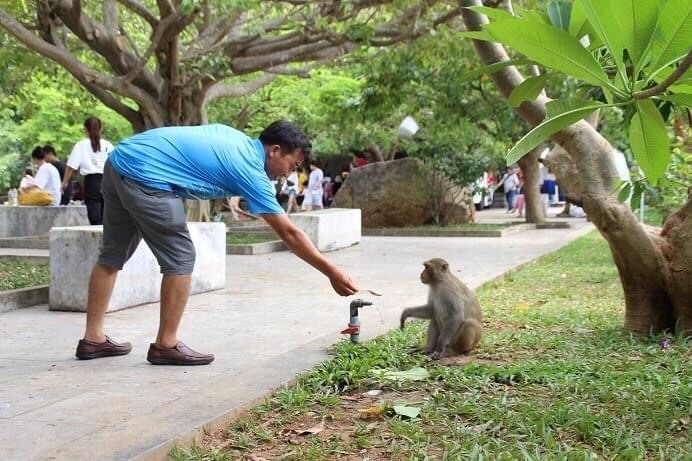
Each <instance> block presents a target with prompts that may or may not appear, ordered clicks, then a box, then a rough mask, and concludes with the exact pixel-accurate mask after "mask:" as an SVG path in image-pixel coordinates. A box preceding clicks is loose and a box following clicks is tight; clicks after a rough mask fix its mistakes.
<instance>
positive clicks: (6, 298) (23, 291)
mask: <svg viewBox="0 0 692 461" xmlns="http://www.w3.org/2000/svg"><path fill="white" fill-rule="evenodd" d="M47 303H48V285H42V286H39V287H29V288H19V289H16V290H8V291H0V313H3V312H9V311H13V310H15V309H21V308H23V307H31V306H37V305H39V304H47Z"/></svg>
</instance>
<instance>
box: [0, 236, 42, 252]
mask: <svg viewBox="0 0 692 461" xmlns="http://www.w3.org/2000/svg"><path fill="white" fill-rule="evenodd" d="M48 244H49V242H48V236H47V235H30V236H21V237H2V238H0V247H2V248H28V249H32V250H47V249H48Z"/></svg>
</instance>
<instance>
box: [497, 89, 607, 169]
mask: <svg viewBox="0 0 692 461" xmlns="http://www.w3.org/2000/svg"><path fill="white" fill-rule="evenodd" d="M601 107H603V104H601V103H599V102H597V101H586V100H583V99H557V100H554V101H550V102H549V103H547V104H546V111H547V114H546V117H545V121H544V122H543V123H541V124H539V125H538V126H536V128H534V129H533V130H531V131H529V132H528V133H527V134H526V136H524V137H523V138H521V140H519V142H518V143H516V144H515V145H514V147H512V149H511V150H510V151H509V153H507V164H509V165H511V164H513V163H516V162H517V161H518V160H519V159H520V158H522V157H523V156H524V155H525V154H526V153H527V152H530V151H531V150H533V149H534V148H536V147H537V146H539V145H540V144H541V143H542V142H543V141H544V140H545V139H546V138H547V137H548V136H550V135H551V134H553V133H557V132H558V131H560V130H561V129H563V128H565V127H567V126H569V125H571V124H573V123H575V122H578V121H579V120H581V119H583V118H584V117H586V116H588V115H589V114H591V113H592V112H594V111H595V110H598V109H599V108H601Z"/></svg>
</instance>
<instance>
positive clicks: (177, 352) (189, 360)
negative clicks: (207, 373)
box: [147, 341, 214, 365]
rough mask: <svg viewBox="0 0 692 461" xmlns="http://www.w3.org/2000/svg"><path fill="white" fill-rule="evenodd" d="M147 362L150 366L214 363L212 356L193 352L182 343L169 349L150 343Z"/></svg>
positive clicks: (179, 342)
mask: <svg viewBox="0 0 692 461" xmlns="http://www.w3.org/2000/svg"><path fill="white" fill-rule="evenodd" d="M147 360H148V361H149V363H151V364H152V365H207V364H209V363H211V362H213V361H214V354H202V353H201V352H197V351H193V350H192V349H190V348H189V347H187V346H186V345H185V344H183V342H182V341H178V344H176V345H175V347H171V348H170V349H168V348H164V347H159V346H157V345H156V344H154V343H151V345H150V346H149V353H148V354H147Z"/></svg>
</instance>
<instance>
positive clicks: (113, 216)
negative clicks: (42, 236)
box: [98, 162, 195, 275]
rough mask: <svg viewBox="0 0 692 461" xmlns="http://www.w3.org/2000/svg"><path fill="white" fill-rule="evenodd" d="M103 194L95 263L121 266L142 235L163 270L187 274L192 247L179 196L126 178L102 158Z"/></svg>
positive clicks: (193, 252)
mask: <svg viewBox="0 0 692 461" xmlns="http://www.w3.org/2000/svg"><path fill="white" fill-rule="evenodd" d="M101 192H102V194H103V246H102V247H101V253H100V255H99V258H98V263H99V264H102V265H104V266H108V267H114V268H116V269H122V268H123V265H125V262H127V260H128V259H130V256H132V254H133V253H134V252H135V250H136V249H137V245H139V242H140V241H141V240H142V238H144V241H145V242H147V245H149V248H150V249H151V251H152V253H154V256H156V260H157V261H158V262H159V266H160V267H161V273H162V274H166V275H185V274H191V273H192V268H193V267H194V265H195V247H194V245H193V244H192V239H191V238H190V232H189V231H188V229H187V222H186V219H185V207H184V205H183V200H182V198H180V197H179V196H178V195H176V194H175V193H173V192H168V191H164V190H159V189H152V188H150V187H147V186H145V185H144V184H142V183H139V182H137V181H134V180H132V179H129V178H126V177H125V176H122V175H120V174H118V172H117V171H115V170H114V169H113V167H112V166H111V164H110V162H106V166H105V168H104V170H103V182H102V183H101Z"/></svg>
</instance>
